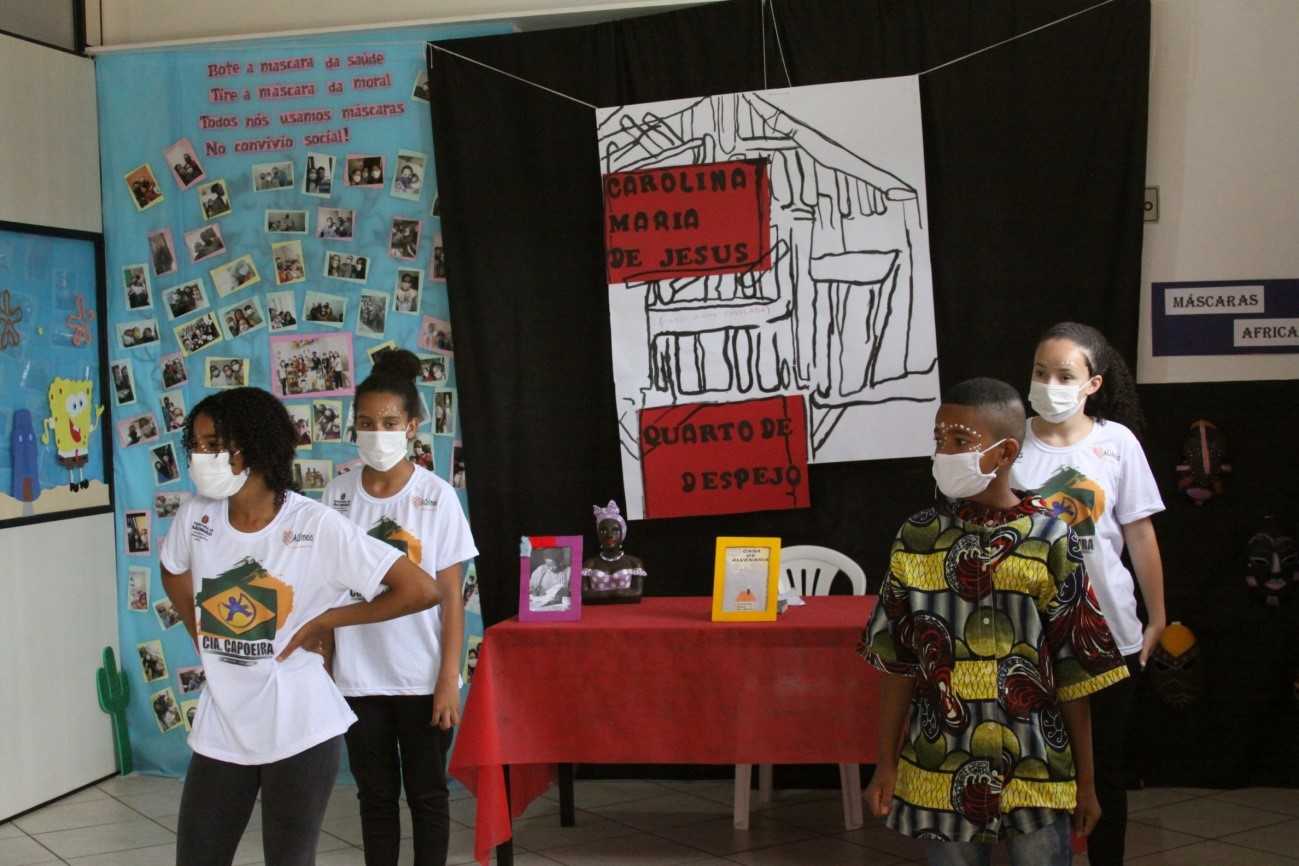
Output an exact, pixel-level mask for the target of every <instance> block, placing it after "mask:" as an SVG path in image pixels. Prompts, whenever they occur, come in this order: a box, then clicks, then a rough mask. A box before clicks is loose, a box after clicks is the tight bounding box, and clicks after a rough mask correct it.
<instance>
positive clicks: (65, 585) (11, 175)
mask: <svg viewBox="0 0 1299 866" xmlns="http://www.w3.org/2000/svg"><path fill="white" fill-rule="evenodd" d="M0 82H3V83H4V86H3V87H0V117H2V118H4V122H3V123H0V219H2V220H8V221H11V222H24V223H35V224H40V225H47V226H57V227H60V228H71V229H80V230H83V231H93V232H97V231H100V209H99V141H98V118H97V116H96V112H95V76H94V68H93V66H92V64H91V62H90V61H89V60H86V59H84V58H81V57H75V56H73V55H71V54H67V53H65V52H62V51H56V50H54V49H50V48H44V47H41V46H39V45H35V44H33V43H30V42H24V41H23V40H20V39H13V38H10V37H8V36H0ZM0 399H3V397H0ZM0 432H3V441H4V442H5V443H7V442H8V438H9V431H8V430H4V431H0ZM113 562H114V558H113V515H111V514H101V515H95V516H93V517H82V518H76V519H72V520H60V521H53V522H49V523H40V524H36V525H33V526H23V527H18V528H13V529H0V731H3V732H4V738H5V747H4V748H3V749H0V780H3V781H2V782H0V820H3V819H4V818H6V817H8V816H10V815H14V814H16V813H18V812H22V811H24V810H26V809H29V808H31V807H32V806H35V805H38V804H40V803H43V802H45V801H46V800H51V799H53V798H55V797H58V796H61V795H62V794H65V793H67V792H68V791H71V790H74V789H76V788H79V787H81V786H83V785H86V784H88V783H90V782H93V781H95V780H96V779H100V778H103V777H104V776H107V775H109V774H111V773H112V772H113V770H114V766H115V764H114V758H113V739H112V729H111V727H110V725H111V722H110V721H109V718H108V716H106V715H104V714H103V713H102V712H100V709H99V704H98V701H97V699H96V697H95V669H96V668H98V667H99V664H100V655H101V653H102V652H103V649H104V647H106V646H113V647H116V646H117V607H118V605H117V589H116V588H117V579H116V577H115V575H114V566H113Z"/></svg>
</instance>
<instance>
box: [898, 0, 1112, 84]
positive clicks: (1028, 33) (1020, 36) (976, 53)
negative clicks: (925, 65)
mask: <svg viewBox="0 0 1299 866" xmlns="http://www.w3.org/2000/svg"><path fill="white" fill-rule="evenodd" d="M1113 2H1114V0H1101V2H1100V3H1097V4H1096V5H1094V6H1088V7H1087V8H1086V9H1079V10H1078V11H1077V12H1071V13H1069V14H1068V15H1066V16H1064V17H1063V18H1057V19H1056V20H1054V21H1048V22H1047V23H1046V24H1043V25H1042V26H1041V27H1034V28H1033V29H1032V30H1029V31H1026V32H1024V33H1020V34H1018V35H1016V36H1012V37H1010V38H1009V39H1003V40H1001V41H1000V42H998V43H996V44H994V45H989V46H987V47H986V48H980V49H979V50H978V51H971V52H970V53H969V54H966V55H964V56H961V57H958V58H956V59H955V60H949V61H947V62H946V63H940V64H938V65H937V66H935V67H934V68H933V69H926V70H925V71H924V72H921V73H920V74H921V75H928V74H929V73H931V72H937V71H938V70H940V69H942V68H943V67H944V66H951V65H952V64H953V63H960V62H961V61H962V60H969V59H970V58H971V57H977V56H979V55H980V54H982V53H983V52H985V51H991V50H992V49H994V48H1000V47H1001V46H1003V45H1006V44H1008V43H1010V42H1014V41H1015V40H1016V39H1023V38H1024V37H1025V36H1031V35H1032V34H1034V33H1036V32H1038V31H1039V30H1045V29H1047V28H1048V27H1054V26H1055V25H1057V24H1063V23H1064V22H1065V21H1068V20H1069V19H1070V18H1077V17H1078V16H1079V15H1085V14H1086V13H1088V12H1091V11H1093V10H1095V9H1099V8H1101V7H1102V6H1108V5H1110V4H1111V3H1113Z"/></svg>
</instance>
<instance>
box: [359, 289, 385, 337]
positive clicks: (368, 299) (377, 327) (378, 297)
mask: <svg viewBox="0 0 1299 866" xmlns="http://www.w3.org/2000/svg"><path fill="white" fill-rule="evenodd" d="M387 325H388V295H387V294H386V293H384V292H375V291H372V290H370V289H362V290H361V306H360V309H359V310H358V311H357V314H356V333H357V336H360V337H378V338H379V339H383V331H384V328H386V327H387Z"/></svg>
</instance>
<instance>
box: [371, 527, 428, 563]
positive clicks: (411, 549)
mask: <svg viewBox="0 0 1299 866" xmlns="http://www.w3.org/2000/svg"><path fill="white" fill-rule="evenodd" d="M369 535H371V536H372V537H374V538H377V539H379V540H380V541H383V542H386V543H388V544H391V545H392V546H393V547H395V548H397V549H398V550H400V551H401V552H402V553H404V554H406V558H407V559H409V560H410V561H411V562H413V563H415V564H416V565H419V563H420V560H421V559H423V558H424V545H423V544H422V543H421V542H420V540H419V539H418V538H416V537H415V535H414V533H412V532H410V530H408V529H405V528H403V527H402V525H401V524H400V523H398V522H397V521H395V520H393V519H392V518H391V517H381V518H379V522H378V523H376V524H375V525H374V527H373V528H372V529H371V530H370V532H369Z"/></svg>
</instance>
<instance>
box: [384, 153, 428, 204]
mask: <svg viewBox="0 0 1299 866" xmlns="http://www.w3.org/2000/svg"><path fill="white" fill-rule="evenodd" d="M427 165H428V156H427V155H426V154H423V153H416V152H415V151H413V150H399V151H397V170H396V171H395V172H393V175H392V189H391V190H389V191H388V194H389V195H392V196H395V197H397V198H404V199H409V200H410V201H419V194H420V193H421V192H422V191H423V189H424V170H425V168H426V167H427Z"/></svg>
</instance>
